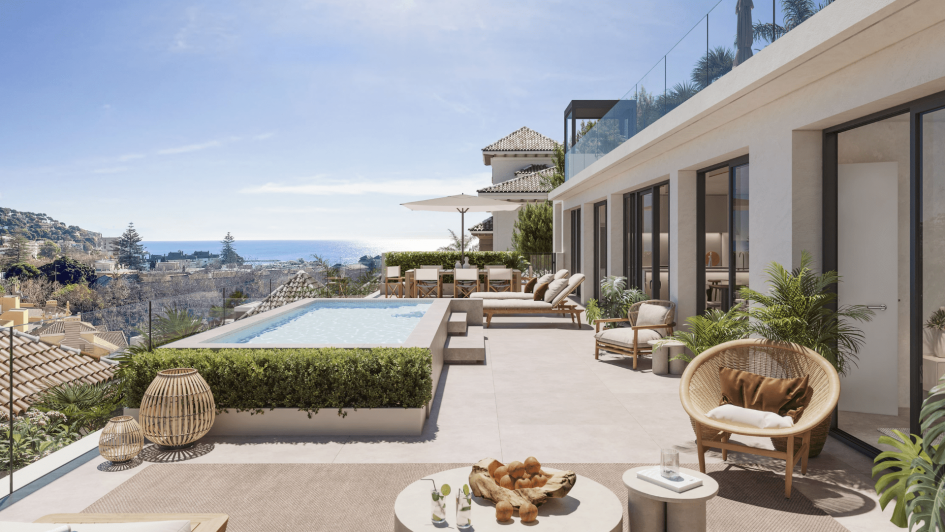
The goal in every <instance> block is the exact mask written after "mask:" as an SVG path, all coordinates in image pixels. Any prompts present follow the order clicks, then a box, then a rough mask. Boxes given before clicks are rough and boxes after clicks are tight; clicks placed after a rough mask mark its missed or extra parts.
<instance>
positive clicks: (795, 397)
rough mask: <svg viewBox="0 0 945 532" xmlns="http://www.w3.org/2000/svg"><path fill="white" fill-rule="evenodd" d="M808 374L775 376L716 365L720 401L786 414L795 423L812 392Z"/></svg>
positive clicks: (807, 403)
mask: <svg viewBox="0 0 945 532" xmlns="http://www.w3.org/2000/svg"><path fill="white" fill-rule="evenodd" d="M809 378H810V377H809V376H808V375H805V376H803V377H797V378H794V379H775V378H772V377H765V376H763V375H758V374H755V373H750V372H748V371H742V370H739V369H732V368H725V367H723V368H719V384H720V385H721V388H722V402H721V404H723V405H724V404H733V405H735V406H740V407H742V408H750V409H752V410H761V411H764V412H774V413H776V414H778V415H779V416H790V417H791V418H792V419H793V420H794V422H795V423H797V421H798V420H799V419H800V418H801V414H803V413H804V409H805V408H807V405H809V404H810V400H811V398H812V397H813V396H814V389H813V388H811V387H810V385H809V383H808V380H809Z"/></svg>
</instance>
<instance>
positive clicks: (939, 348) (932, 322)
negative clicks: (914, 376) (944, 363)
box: [923, 307, 945, 358]
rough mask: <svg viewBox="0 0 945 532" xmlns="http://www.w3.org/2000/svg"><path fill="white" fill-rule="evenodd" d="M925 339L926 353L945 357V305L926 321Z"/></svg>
mask: <svg viewBox="0 0 945 532" xmlns="http://www.w3.org/2000/svg"><path fill="white" fill-rule="evenodd" d="M923 340H924V343H925V354H926V355H931V356H933V357H938V358H945V307H943V308H940V309H938V310H936V311H935V312H933V313H932V315H931V316H929V319H928V321H926V322H925V334H924V335H923Z"/></svg>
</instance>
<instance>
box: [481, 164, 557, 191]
mask: <svg viewBox="0 0 945 532" xmlns="http://www.w3.org/2000/svg"><path fill="white" fill-rule="evenodd" d="M554 172H555V169H554V168H553V167H549V168H545V169H544V170H539V171H537V172H532V173H530V174H522V175H520V176H518V177H513V178H512V179H509V180H508V181H503V182H501V183H497V184H495V185H492V186H491V187H486V188H482V189H479V190H478V191H477V192H480V193H487V194H495V193H517V192H518V193H533V194H538V193H542V192H549V191H550V190H551V188H549V187H548V186H547V185H545V184H544V183H542V178H546V179H547V178H549V177H551V175H552V174H554Z"/></svg>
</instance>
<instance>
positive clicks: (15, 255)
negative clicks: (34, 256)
mask: <svg viewBox="0 0 945 532" xmlns="http://www.w3.org/2000/svg"><path fill="white" fill-rule="evenodd" d="M28 246H29V240H27V239H26V235H25V234H24V233H23V231H17V232H15V233H13V240H12V241H11V242H10V249H9V251H7V253H6V257H7V260H8V261H9V262H10V263H22V262H26V260H27V259H29V258H30V256H29V255H30V253H29V247H28Z"/></svg>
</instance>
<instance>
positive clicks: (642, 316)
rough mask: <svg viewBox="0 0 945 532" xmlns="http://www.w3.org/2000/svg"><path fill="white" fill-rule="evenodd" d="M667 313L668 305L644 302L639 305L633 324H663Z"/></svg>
mask: <svg viewBox="0 0 945 532" xmlns="http://www.w3.org/2000/svg"><path fill="white" fill-rule="evenodd" d="M667 314H669V307H664V306H662V305H650V304H649V303H644V304H642V305H640V309H639V310H638V311H637V322H636V324H635V325H663V324H664V323H666V315H667Z"/></svg>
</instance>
